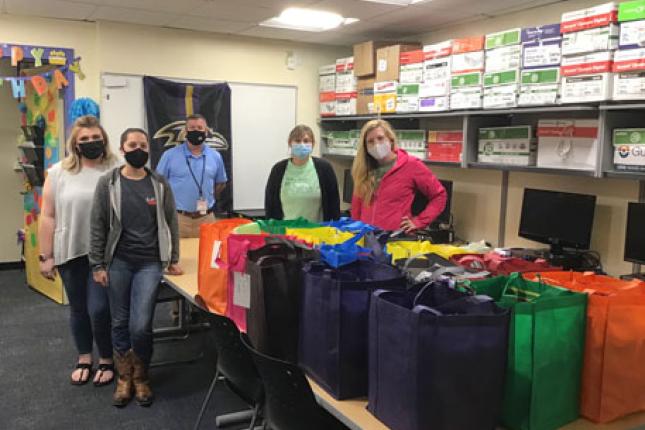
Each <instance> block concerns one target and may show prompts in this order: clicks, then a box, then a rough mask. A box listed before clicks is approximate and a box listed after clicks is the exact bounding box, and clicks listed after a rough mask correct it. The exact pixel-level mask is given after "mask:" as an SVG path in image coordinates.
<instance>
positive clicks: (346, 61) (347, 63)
mask: <svg viewBox="0 0 645 430" xmlns="http://www.w3.org/2000/svg"><path fill="white" fill-rule="evenodd" d="M356 97H357V91H356V76H354V57H347V58H339V59H337V60H336V116H341V115H356Z"/></svg>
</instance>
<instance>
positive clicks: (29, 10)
mask: <svg viewBox="0 0 645 430" xmlns="http://www.w3.org/2000/svg"><path fill="white" fill-rule="evenodd" d="M5 6H6V9H7V13H9V14H12V15H30V16H40V17H47V18H62V19H78V20H82V19H86V18H87V17H88V16H90V15H91V14H92V12H93V11H94V10H95V9H96V6H95V5H91V4H82V3H72V2H68V1H61V0H5Z"/></svg>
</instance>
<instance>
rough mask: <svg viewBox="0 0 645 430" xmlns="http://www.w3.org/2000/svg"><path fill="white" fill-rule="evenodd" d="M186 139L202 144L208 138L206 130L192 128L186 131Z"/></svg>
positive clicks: (194, 143)
mask: <svg viewBox="0 0 645 430" xmlns="http://www.w3.org/2000/svg"><path fill="white" fill-rule="evenodd" d="M186 140H188V141H189V142H190V143H192V144H193V145H198V146H199V145H201V144H202V143H204V141H205V140H206V132H204V131H199V130H190V131H187V132H186Z"/></svg>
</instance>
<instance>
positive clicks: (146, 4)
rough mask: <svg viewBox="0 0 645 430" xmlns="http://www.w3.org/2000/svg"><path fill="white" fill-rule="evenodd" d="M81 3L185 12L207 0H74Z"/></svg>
mask: <svg viewBox="0 0 645 430" xmlns="http://www.w3.org/2000/svg"><path fill="white" fill-rule="evenodd" d="M73 1H75V2H79V3H91V4H96V5H99V6H116V7H127V8H131V9H143V10H149V11H155V12H169V13H175V14H182V15H183V14H185V13H188V12H190V11H191V10H192V9H195V8H197V7H198V6H201V5H203V4H204V3H205V2H206V1H207V0H181V1H177V0H73Z"/></svg>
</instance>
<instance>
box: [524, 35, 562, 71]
mask: <svg viewBox="0 0 645 430" xmlns="http://www.w3.org/2000/svg"><path fill="white" fill-rule="evenodd" d="M560 45H561V39H552V40H542V41H537V42H531V43H526V44H524V46H523V47H522V67H523V68H524V69H532V68H538V67H553V66H559V65H560V62H561V61H562V49H561V47H560Z"/></svg>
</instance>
